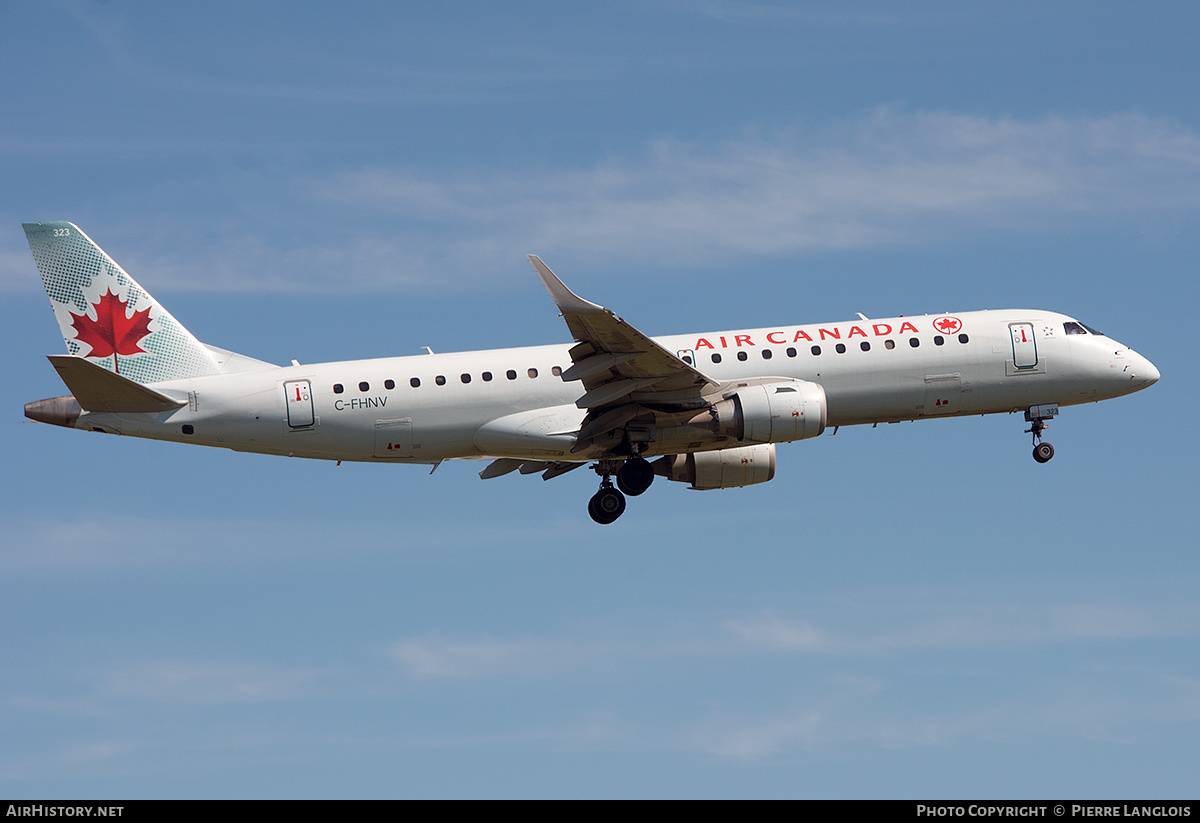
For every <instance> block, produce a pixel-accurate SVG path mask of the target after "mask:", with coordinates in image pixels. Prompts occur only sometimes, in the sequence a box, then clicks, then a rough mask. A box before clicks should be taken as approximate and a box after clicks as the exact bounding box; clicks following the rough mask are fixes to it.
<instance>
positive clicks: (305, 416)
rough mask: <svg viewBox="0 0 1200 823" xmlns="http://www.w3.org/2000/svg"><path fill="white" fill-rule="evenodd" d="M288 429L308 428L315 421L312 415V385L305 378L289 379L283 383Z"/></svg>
mask: <svg viewBox="0 0 1200 823" xmlns="http://www.w3.org/2000/svg"><path fill="white" fill-rule="evenodd" d="M283 396H284V398H285V400H286V401H287V422H288V428H290V429H308V428H312V426H313V424H314V423H316V417H315V416H314V415H313V402H312V386H311V385H310V383H309V382H308V381H307V380H289V381H287V382H286V383H284V384H283Z"/></svg>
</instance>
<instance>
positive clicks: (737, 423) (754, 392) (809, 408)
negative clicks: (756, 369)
mask: <svg viewBox="0 0 1200 823" xmlns="http://www.w3.org/2000/svg"><path fill="white" fill-rule="evenodd" d="M827 418H828V407H827V404H826V402H825V389H824V388H823V387H822V386H820V385H819V384H817V383H812V382H810V381H808V380H787V381H782V380H781V381H777V382H774V383H765V384H762V385H759V386H745V387H743V388H740V389H738V390H737V391H735V392H733V393H731V394H727V395H725V399H723V400H720V401H718V402H717V403H714V404H713V405H712V406H711V407H710V408H709V410H708V411H707V412H704V413H703V414H698V415H696V416H695V417H693V418H692V419H691V420H690V421H688V423H689V425H692V426H704V427H706V428H711V429H712V430H713V431H714V432H715V433H716V434H723V435H725V436H726V437H732V438H734V439H735V440H739V441H741V442H743V443H789V442H791V441H793V440H804V439H806V438H809V437H816V436H817V435H819V434H820V433H821V432H823V431H825V421H826V419H827Z"/></svg>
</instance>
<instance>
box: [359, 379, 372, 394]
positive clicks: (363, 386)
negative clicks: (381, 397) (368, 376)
mask: <svg viewBox="0 0 1200 823" xmlns="http://www.w3.org/2000/svg"><path fill="white" fill-rule="evenodd" d="M358 390H359V391H370V390H371V384H370V383H368V382H367V381H366V380H364V381H362V382H361V383H359V384H358Z"/></svg>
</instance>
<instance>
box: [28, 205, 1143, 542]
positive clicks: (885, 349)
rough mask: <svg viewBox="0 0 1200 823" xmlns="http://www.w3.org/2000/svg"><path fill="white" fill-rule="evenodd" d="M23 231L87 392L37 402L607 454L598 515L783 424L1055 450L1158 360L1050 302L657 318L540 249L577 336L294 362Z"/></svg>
mask: <svg viewBox="0 0 1200 823" xmlns="http://www.w3.org/2000/svg"><path fill="white" fill-rule="evenodd" d="M24 229H25V235H26V238H27V239H28V241H29V246H30V249H31V250H32V252H33V257H34V260H35V261H36V263H37V267H38V271H39V272H40V274H41V277H42V280H43V283H44V285H45V287H46V293H47V295H48V296H49V298H50V304H51V306H52V308H53V310H54V314H55V317H56V318H57V320H58V324H59V328H60V330H61V331H62V335H63V339H64V341H65V342H66V345H67V351H68V353H67V354H65V355H50V356H49V358H48V359H49V360H50V362H51V364H52V365H53V366H54V368H55V369H56V370H57V371H58V373H59V375H60V377H61V378H62V380H63V382H64V383H65V384H66V386H67V388H68V389H69V390H70V391H71V394H69V395H65V396H62V397H54V398H49V399H46V400H39V401H36V402H33V403H28V404H26V406H25V416H26V417H28V418H30V419H32V420H36V421H40V422H43V423H50V424H54V425H58V426H65V427H68V428H77V429H84V430H89V431H96V432H104V433H107V434H123V435H128V436H132V437H145V438H151V439H154V440H169V441H174V442H179V443H196V444H200V445H205V446H217V447H222V448H227V449H232V450H235V451H243V452H256V453H262V454H277V455H287V456H291V457H307V458H314V459H319V460H336V461H339V462H340V461H343V460H350V461H363V462H385V463H422V464H427V465H429V464H432V465H433V467H434V469H436V468H437V466H438V465H440V464H441V462H442V461H444V460H451V459H490V460H491V461H492V462H490V463H489V464H488V465H487V466H486V467H485V468H484V469H483V470H482V471H480V472H479V475H480V477H482V478H483V479H490V478H495V477H499V476H501V475H504V474H508V473H509V472H513V471H518V472H520V473H521V474H534V473H540V474H541V476H542V477H543V479H546V480H548V479H550V478H553V477H557V476H559V475H562V474H565V473H566V472H569V471H572V470H573V469H577V468H580V467H582V466H586V465H588V464H591V465H592V468H593V469H594V470H595V472H596V473H597V474H598V475H599V476H600V478H601V481H600V489H599V491H597V492H596V493H595V494H594V495H593V496H592V497H591V498H590V500H589V502H588V513H589V514H590V515H591V517H592V519H593V520H595V521H596V522H597V523H601V524H608V523H612V522H614V521H615V520H616V519H617V518H618V517H620V516H621V514H622V513H623V512H624V510H625V506H626V499H625V498H626V496H630V497H634V496H638V495H640V494H642V493H644V492H645V491H647V489H649V488H650V485H651V483H652V482H653V481H654V479H655V478H656V477H663V478H665V479H667V480H670V481H676V482H683V483H688V484H690V486H691V488H693V489H701V490H708V489H725V488H736V487H742V486H748V485H752V484H756V483H764V482H767V481H769V480H771V479H772V477H774V474H775V446H776V444H778V443H788V442H792V441H796V440H806V439H809V438H812V437H817V436H818V435H820V434H822V433H823V432H825V431H826V430H827V429H828V428H830V427H833V431H834V432H836V431H837V428H838V427H840V426H850V425H863V424H868V423H869V424H877V423H884V422H887V423H892V422H899V421H906V420H922V419H929V418H939V417H960V416H963V415H976V414H978V415H984V414H999V413H1013V412H1024V419H1025V421H1026V422H1028V423H1029V424H1030V427H1029V428H1028V429H1026V430H1025V431H1026V434H1032V435H1033V438H1032V441H1033V444H1034V449H1033V457H1034V459H1035V460H1036V461H1037V462H1039V463H1045V462H1046V461H1048V460H1050V459H1051V458H1052V457H1053V456H1054V447H1053V446H1051V445H1050V443H1048V442H1045V441H1044V440H1043V432H1044V430H1045V429H1046V427H1047V421H1049V420H1051V419H1052V418H1054V417H1055V416H1056V415H1057V414H1058V412H1059V408H1060V407H1062V406H1071V405H1078V404H1081V403H1090V402H1094V401H1098V400H1105V399H1108V398H1113V397H1119V396H1121V395H1125V394H1130V393H1132V392H1135V391H1139V390H1141V389H1144V388H1146V387H1147V386H1150V385H1151V384H1153V383H1154V382H1156V381H1157V380H1158V378H1159V373H1158V370H1157V369H1156V368H1155V367H1154V365H1153V364H1151V363H1150V361H1149V360H1147V359H1146V358H1144V357H1142V356H1141V355H1140V354H1137V353H1136V352H1134V351H1133V350H1132V349H1130V348H1128V347H1127V346H1124V345H1122V344H1121V343H1118V342H1117V341H1115V340H1113V339H1112V338H1110V337H1106V336H1105V335H1103V334H1101V333H1100V332H1098V331H1096V330H1095V329H1093V328H1091V327H1089V326H1086V325H1084V324H1083V323H1080V322H1079V321H1077V320H1075V319H1073V318H1071V317H1068V316H1066V315H1062V314H1057V313H1054V312H1048V311H1040V310H1027V309H1011V310H1001V311H997V310H990V311H970V312H962V313H959V314H943V315H923V316H911V317H904V316H901V317H891V318H885V319H881V320H880V319H868V318H866V317H865V316H863V315H861V314H859V316H858V319H856V320H849V321H843V322H838V323H825V324H807V325H781V326H771V327H767V328H754V329H744V330H735V331H718V332H704V333H700V334H690V335H674V336H670V337H660V338H650V337H647V336H646V335H645V334H643V333H642V332H640V331H638V330H637V329H635V328H634V327H633V326H631V325H629V324H628V323H626V322H625V321H623V320H622V319H621V318H620V317H618V316H617V315H616V314H614V313H613V312H611V311H609V310H608V309H606V308H603V307H601V306H599V305H597V304H595V303H592V302H590V301H588V300H584V299H583V298H581V297H579V296H578V295H576V294H575V293H574V292H572V291H571V290H570V289H568V288H567V287H566V286H565V285H564V284H563V282H562V281H561V280H560V279H559V278H558V277H556V276H555V275H554V273H553V272H551V270H550V269H549V268H547V267H546V265H545V264H544V263H543V262H542V261H541V260H540V259H539V258H538V257H537V256H535V255H529V260H530V262H531V263H532V264H533V268H534V270H535V271H536V272H537V274H538V276H539V277H540V278H541V280H542V283H543V284H544V285H545V286H546V289H547V290H548V291H549V292H550V296H551V298H553V300H554V302H555V304H556V305H557V307H558V310H559V312H560V313H561V315H562V317H563V319H564V320H565V321H566V324H567V328H568V330H569V331H570V333H571V336H572V337H573V338H574V340H575V343H574V345H565V344H562V345H549V346H538V347H531V348H509V349H490V350H486V351H473V352H457V353H450V354H434V353H432V351H430V352H429V353H428V354H422V355H416V356H409V357H388V358H380V359H373V360H351V361H345V362H336V363H319V364H312V365H301V364H300V363H297V362H296V361H295V360H293V361H292V363H291V365H288V366H278V365H275V364H272V363H267V362H264V361H262V360H257V359H254V358H252V357H247V356H245V355H242V354H237V353H234V352H231V351H227V350H225V349H221V348H217V347H216V346H210V345H206V344H204V343H201V342H200V341H199V340H197V339H196V338H195V337H194V336H192V334H191V333H190V332H188V330H187V329H185V328H184V327H183V326H182V325H181V324H180V323H179V322H178V321H177V320H176V319H175V318H174V317H172V316H171V314H169V313H168V312H167V310H166V309H164V308H163V307H162V306H161V305H160V304H159V303H158V302H157V301H156V300H155V299H154V298H153V297H151V296H150V295H149V294H148V293H147V292H146V291H145V290H144V289H142V287H141V286H140V285H138V283H137V282H136V281H135V280H134V279H133V278H132V277H130V276H129V275H128V274H127V273H126V272H125V271H124V269H122V268H121V267H120V266H118V265H117V263H116V262H114V261H113V260H112V258H110V257H109V256H108V255H107V254H105V253H104V251H103V250H102V249H101V248H100V247H99V246H97V245H96V244H95V243H94V242H93V241H92V239H91V238H90V237H88V236H87V235H86V234H84V233H83V232H82V231H81V230H80V229H79V227H78V226H76V225H74V224H73V223H68V222H46V223H26V224H24ZM614 479H615V488H614V482H613V481H614Z"/></svg>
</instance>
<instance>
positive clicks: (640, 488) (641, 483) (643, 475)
mask: <svg viewBox="0 0 1200 823" xmlns="http://www.w3.org/2000/svg"><path fill="white" fill-rule="evenodd" d="M653 482H654V467H653V466H651V465H650V461H649V460H646V459H645V458H644V457H631V458H629V459H628V460H626V461H625V463H624V464H622V466H621V468H620V469H618V470H617V488H618V489H620V490H621V491H623V492H625V493H626V494H627V495H629V496H630V497H637V496H638V495H639V494H641V493H642V492H644V491H646V489H648V488H650V484H651V483H653Z"/></svg>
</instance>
